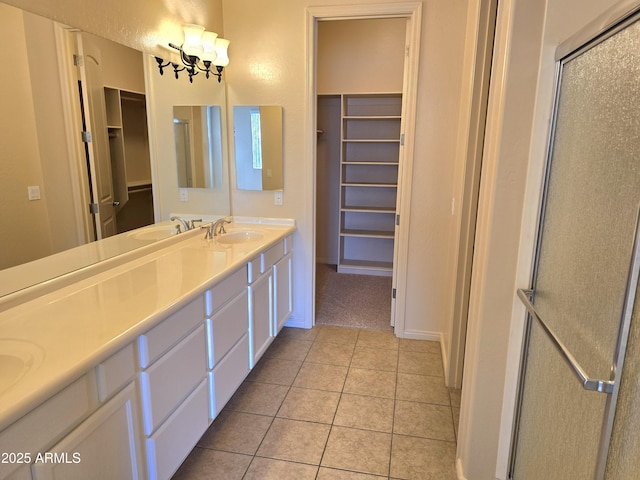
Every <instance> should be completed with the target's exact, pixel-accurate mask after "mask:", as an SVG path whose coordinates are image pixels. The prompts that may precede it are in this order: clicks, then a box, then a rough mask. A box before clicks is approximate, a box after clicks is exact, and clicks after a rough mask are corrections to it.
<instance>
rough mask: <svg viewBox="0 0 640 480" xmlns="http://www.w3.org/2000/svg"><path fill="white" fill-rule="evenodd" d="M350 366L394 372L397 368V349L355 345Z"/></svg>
mask: <svg viewBox="0 0 640 480" xmlns="http://www.w3.org/2000/svg"><path fill="white" fill-rule="evenodd" d="M351 367H353V368H368V369H370V370H387V371H390V372H395V371H396V370H397V369H398V351H397V350H387V349H383V348H370V347H358V346H356V349H355V351H354V352H353V358H352V360H351Z"/></svg>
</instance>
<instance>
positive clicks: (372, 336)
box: [356, 330, 400, 350]
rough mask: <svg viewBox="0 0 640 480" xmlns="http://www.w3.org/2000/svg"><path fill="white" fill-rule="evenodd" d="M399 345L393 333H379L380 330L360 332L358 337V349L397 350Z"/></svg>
mask: <svg viewBox="0 0 640 480" xmlns="http://www.w3.org/2000/svg"><path fill="white" fill-rule="evenodd" d="M399 343H400V341H399V339H398V337H396V336H395V335H394V333H393V332H381V331H380V330H360V335H358V343H357V344H356V345H357V346H358V347H371V348H386V349H389V350H398V344H399Z"/></svg>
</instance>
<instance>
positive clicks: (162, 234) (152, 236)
mask: <svg viewBox="0 0 640 480" xmlns="http://www.w3.org/2000/svg"><path fill="white" fill-rule="evenodd" d="M175 234H176V226H175V225H156V226H150V227H144V228H141V229H139V230H134V231H133V232H131V233H129V236H130V237H131V238H135V239H136V240H144V241H148V242H153V241H157V240H162V239H163V238H168V237H170V236H172V235H175Z"/></svg>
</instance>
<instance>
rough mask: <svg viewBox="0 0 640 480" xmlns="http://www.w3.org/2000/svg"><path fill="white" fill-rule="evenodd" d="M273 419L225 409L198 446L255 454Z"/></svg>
mask: <svg viewBox="0 0 640 480" xmlns="http://www.w3.org/2000/svg"><path fill="white" fill-rule="evenodd" d="M272 420H273V419H272V418H271V417H265V416H262V415H251V414H248V413H238V412H230V411H226V410H223V411H222V412H220V414H219V415H218V417H217V418H216V419H215V421H214V422H213V423H212V424H211V426H210V427H209V429H208V430H207V431H206V432H205V434H204V435H203V436H202V438H201V439H200V440H199V441H198V446H200V447H204V448H215V449H216V450H223V451H226V452H233V453H245V454H248V455H254V454H255V453H256V450H258V447H259V446H260V442H262V439H263V438H264V436H265V434H266V433H267V430H268V429H269V426H270V425H271V421H272Z"/></svg>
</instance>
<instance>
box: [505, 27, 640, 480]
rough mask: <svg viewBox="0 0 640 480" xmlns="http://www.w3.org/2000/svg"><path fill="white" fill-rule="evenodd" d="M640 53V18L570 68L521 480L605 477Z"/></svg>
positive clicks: (619, 365) (626, 306)
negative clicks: (532, 479)
mask: <svg viewBox="0 0 640 480" xmlns="http://www.w3.org/2000/svg"><path fill="white" fill-rule="evenodd" d="M638 44H640V20H635V23H632V24H630V25H629V24H625V25H620V26H618V27H617V28H614V29H613V30H608V31H607V32H606V34H604V35H603V36H601V37H598V38H596V40H595V41H594V42H592V43H589V44H587V45H585V46H584V47H582V48H581V49H578V50H576V51H574V52H571V53H569V54H567V55H563V56H562V57H561V58H560V60H559V65H558V72H559V74H558V87H557V96H556V108H555V115H554V123H553V130H552V141H551V147H550V153H549V160H548V162H549V163H548V167H547V179H546V184H545V196H544V207H543V211H542V213H541V220H540V225H539V234H538V235H539V237H538V245H537V254H536V267H535V274H534V278H533V280H532V290H531V291H523V290H520V291H519V292H518V295H519V297H520V298H521V299H522V301H523V302H524V304H525V305H526V306H527V309H528V311H529V319H530V320H529V324H528V329H527V331H528V334H527V338H526V343H525V345H526V346H525V352H526V353H525V355H524V357H523V370H522V376H523V378H522V380H521V392H520V407H519V414H518V417H517V421H518V430H517V432H516V435H515V436H514V445H513V449H514V456H513V458H512V468H511V472H510V478H513V479H517V480H520V479H524V480H526V479H530V478H549V479H551V478H558V479H559V478H562V479H567V480H571V479H576V480H582V479H602V478H605V468H606V464H607V457H608V454H609V452H610V450H609V444H610V438H611V431H612V427H613V422H614V415H615V411H616V403H617V399H618V395H619V392H620V388H621V387H620V378H621V372H623V371H624V366H623V363H624V360H625V350H626V345H627V337H628V331H629V325H630V319H631V315H632V311H633V302H634V298H635V297H636V291H637V286H638V269H639V268H640V251H639V249H640V245H639V240H638V230H637V222H638V207H639V205H640V169H639V168H638V158H640V142H638V139H639V138H640V81H639V79H640V51H639V50H638ZM627 352H628V353H631V352H630V351H627ZM631 355H632V358H633V357H635V358H637V352H635V353H631ZM627 361H629V356H627ZM624 388H625V385H624V383H623V384H622V389H623V390H624ZM635 401H636V402H637V397H636V400H635ZM633 435H634V436H637V432H634V433H633ZM635 453H637V451H636V452H635ZM637 475H638V472H637V470H636V471H635V473H634V475H633V477H631V476H627V475H623V476H618V475H617V474H616V473H615V471H611V472H608V473H607V476H606V478H611V479H614V478H616V479H617V478H637Z"/></svg>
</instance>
